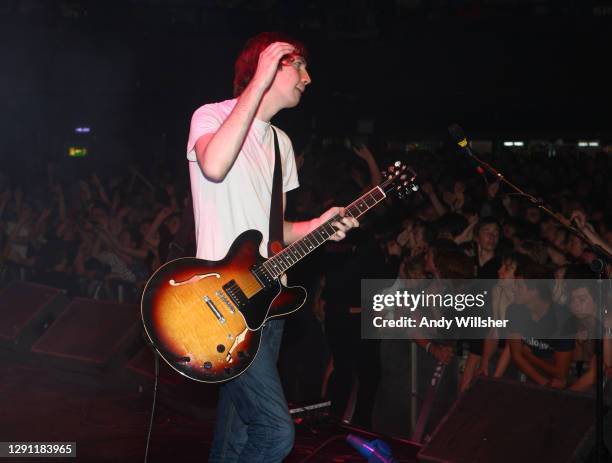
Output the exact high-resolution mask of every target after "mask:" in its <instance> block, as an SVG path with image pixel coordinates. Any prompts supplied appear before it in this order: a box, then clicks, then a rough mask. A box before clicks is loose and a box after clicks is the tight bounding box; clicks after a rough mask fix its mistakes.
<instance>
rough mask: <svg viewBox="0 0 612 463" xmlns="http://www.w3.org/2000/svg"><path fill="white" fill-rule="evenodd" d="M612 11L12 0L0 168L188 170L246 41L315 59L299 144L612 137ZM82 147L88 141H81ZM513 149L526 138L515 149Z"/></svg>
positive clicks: (0, 81)
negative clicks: (190, 153) (458, 128)
mask: <svg viewBox="0 0 612 463" xmlns="http://www.w3.org/2000/svg"><path fill="white" fill-rule="evenodd" d="M611 4H612V3H611V2H602V1H588V0H584V1H579V0H575V1H569V0H550V1H547V0H532V1H518V0H488V1H487V0H479V1H478V0H473V1H468V0H464V1H461V0H447V1H442V0H438V1H425V0H395V1H390V0H380V1H366V0H361V1H323V0H297V1H274V0H256V1H240V0H233V1H210V0H209V1H195V0H182V1H181V0H172V1H171V0H123V1H116V0H115V1H109V0H107V1H93V0H90V1H85V0H81V1H68V0H27V1H26V0H23V1H17V0H12V1H11V0H0V63H1V65H0V102H1V104H2V106H3V108H2V111H0V127H1V128H2V136H1V137H0V158H1V159H3V160H4V161H5V162H6V161H9V162H10V160H11V159H15V158H23V157H27V158H32V157H34V159H42V160H55V159H58V158H60V157H62V156H65V149H66V146H67V145H68V144H71V143H73V144H74V143H79V142H80V141H82V140H79V136H76V135H75V134H74V128H75V127H77V126H82V125H86V126H90V127H91V128H92V133H91V135H89V136H87V137H88V139H87V142H88V143H92V144H93V145H94V146H95V149H94V150H92V151H95V155H96V156H97V157H99V158H104V159H108V160H111V159H124V158H125V156H131V157H135V158H137V159H141V160H142V159H150V158H152V157H157V158H158V157H162V158H165V159H166V160H176V162H182V160H183V159H184V158H183V154H184V145H185V142H186V138H187V133H188V128H189V120H190V116H191V113H192V112H193V110H194V109H195V108H197V107H198V106H200V105H202V104H204V103H206V102H210V101H214V100H221V99H226V98H230V97H231V81H232V76H233V60H234V58H235V56H236V54H237V53H238V52H239V50H240V48H241V46H242V44H243V43H244V41H245V39H247V38H248V37H250V36H252V35H254V34H255V33H257V32H260V31H262V30H281V31H284V32H287V33H289V34H291V35H294V36H296V37H297V38H299V39H302V40H303V41H304V42H305V43H306V44H307V46H308V48H309V49H310V54H311V58H310V60H309V70H310V72H311V76H312V79H313V84H312V85H311V86H310V87H309V89H308V91H307V92H306V95H305V97H304V98H303V100H302V104H301V105H300V108H299V109H298V110H293V111H284V112H282V113H281V114H279V116H278V117H277V119H276V120H275V122H276V123H277V124H278V125H280V126H281V127H283V128H286V130H287V132H288V133H289V134H290V135H291V136H292V137H294V138H295V139H300V137H304V136H306V135H309V134H310V133H313V132H315V133H317V134H319V135H324V136H329V135H353V134H355V133H356V132H357V131H358V125H357V121H359V120H370V121H374V136H376V137H378V138H390V137H396V138H400V139H406V140H409V139H415V140H416V139H440V138H441V137H443V136H444V134H445V131H446V127H447V125H448V124H449V123H451V122H455V121H456V122H459V123H461V124H462V125H463V126H464V127H465V128H466V130H467V131H468V132H469V133H470V134H471V135H472V136H474V137H476V136H478V137H490V138H503V137H506V138H509V139H513V138H514V139H516V138H517V137H527V138H529V137H531V138H545V139H550V140H555V139H559V138H563V139H572V138H574V139H577V138H579V137H583V138H584V137H590V138H598V139H603V140H608V139H609V136H610V132H611V130H610V124H609V121H610V117H609V114H608V113H609V111H610V102H611V101H612V98H610V97H611V94H612V91H611V89H610V87H611V80H610V77H609V61H610V57H611V53H610V50H611V47H610V45H611V42H612V41H611V37H612V27H611V26H612V6H610V5H611ZM81 137H82V136H81ZM512 137H513V138H512Z"/></svg>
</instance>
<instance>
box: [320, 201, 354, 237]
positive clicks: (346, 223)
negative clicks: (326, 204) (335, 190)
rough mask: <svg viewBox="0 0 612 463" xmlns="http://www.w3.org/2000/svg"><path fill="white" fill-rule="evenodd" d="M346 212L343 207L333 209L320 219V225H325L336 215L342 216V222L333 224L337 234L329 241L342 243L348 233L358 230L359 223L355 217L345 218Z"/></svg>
mask: <svg viewBox="0 0 612 463" xmlns="http://www.w3.org/2000/svg"><path fill="white" fill-rule="evenodd" d="M345 213H346V212H345V210H344V208H343V207H332V208H331V209H328V210H327V212H324V213H323V215H321V217H319V219H318V221H317V222H318V223H319V224H323V223H324V222H327V221H328V220H329V219H331V218H332V217H334V216H336V215H340V217H341V220H340V221H335V222H332V225H333V226H334V228H335V229H336V233H334V234H333V235H332V236H331V237H330V238H329V239H330V240H332V241H340V240H343V239H344V238H346V232H347V231H349V230H350V229H351V228H356V227H358V226H359V222H358V221H357V219H355V218H354V217H348V216H345V215H344V214H345Z"/></svg>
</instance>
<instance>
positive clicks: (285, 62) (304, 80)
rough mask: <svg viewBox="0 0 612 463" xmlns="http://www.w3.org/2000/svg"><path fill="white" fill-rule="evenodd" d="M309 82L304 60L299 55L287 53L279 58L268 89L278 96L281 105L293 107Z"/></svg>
mask: <svg viewBox="0 0 612 463" xmlns="http://www.w3.org/2000/svg"><path fill="white" fill-rule="evenodd" d="M309 84H310V75H309V74H308V71H307V70H306V60H305V59H304V58H302V57H301V56H299V55H288V56H286V57H284V58H283V59H282V60H281V65H280V69H279V70H278V72H277V73H276V77H275V78H274V82H273V83H272V86H271V87H270V91H271V92H273V93H274V94H275V95H276V96H277V97H278V98H280V100H281V102H282V106H283V107H285V108H293V107H294V106H297V105H298V103H299V102H300V99H301V98H302V94H303V93H304V91H305V89H306V86H307V85H309Z"/></svg>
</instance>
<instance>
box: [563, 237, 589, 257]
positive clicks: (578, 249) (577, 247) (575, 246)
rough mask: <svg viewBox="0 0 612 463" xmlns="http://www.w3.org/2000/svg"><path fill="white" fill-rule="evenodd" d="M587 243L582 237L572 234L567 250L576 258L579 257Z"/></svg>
mask: <svg viewBox="0 0 612 463" xmlns="http://www.w3.org/2000/svg"><path fill="white" fill-rule="evenodd" d="M584 248H585V244H584V243H583V242H582V240H581V239H580V238H578V237H577V236H575V235H571V236H570V237H569V240H568V242H567V252H568V253H569V254H570V255H571V256H572V257H574V258H578V257H580V256H581V255H582V253H583V252H584Z"/></svg>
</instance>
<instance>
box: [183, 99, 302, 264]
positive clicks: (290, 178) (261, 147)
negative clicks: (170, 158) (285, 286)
mask: <svg viewBox="0 0 612 463" xmlns="http://www.w3.org/2000/svg"><path fill="white" fill-rule="evenodd" d="M235 105H236V100H235V99H234V100H226V101H222V102H220V103H213V104H207V105H204V106H202V107H200V108H199V109H197V110H196V111H195V112H194V113H193V116H192V118H191V128H190V130H189V140H188V142H187V159H188V160H189V161H190V162H189V176H190V179H191V194H192V196H193V212H194V219H195V226H196V242H197V253H196V256H197V257H198V258H200V259H206V260H220V259H223V257H225V255H226V254H227V251H228V250H229V248H230V246H231V244H232V243H233V242H234V240H235V239H236V237H237V236H238V235H239V234H240V233H242V232H244V231H246V230H252V229H254V230H259V231H260V232H261V233H262V235H263V241H262V244H261V246H260V252H261V254H262V255H263V256H267V252H268V251H267V248H268V230H269V227H270V199H271V195H272V178H273V174H274V135H273V133H272V129H271V128H270V124H269V123H268V122H264V121H261V120H258V119H254V120H253V123H252V125H251V128H250V129H249V132H248V134H247V136H246V139H245V141H244V144H243V145H242V149H241V150H240V152H239V153H238V156H237V158H236V161H235V162H234V165H233V166H232V167H231V169H230V171H229V172H228V174H227V175H226V177H225V178H224V179H223V181H222V182H219V183H215V182H212V181H210V180H208V179H207V178H206V177H205V176H204V174H203V173H202V170H201V169H200V165H199V164H198V162H197V157H196V153H195V144H196V142H197V140H198V139H199V138H200V137H201V136H202V135H205V134H207V133H214V132H216V131H217V129H218V128H219V127H220V126H221V124H222V123H223V121H224V120H225V119H226V118H227V117H228V116H229V114H230V113H231V111H232V109H233V108H234V106H235ZM274 128H275V129H276V133H277V135H278V144H279V148H280V155H281V162H282V165H283V192H284V193H285V192H287V191H290V190H293V189H294V188H297V187H298V186H299V183H298V178H297V167H296V165H295V155H294V153H293V147H292V146H291V140H289V137H288V136H287V134H286V133H285V132H283V131H282V130H280V129H278V128H276V127H274Z"/></svg>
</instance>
